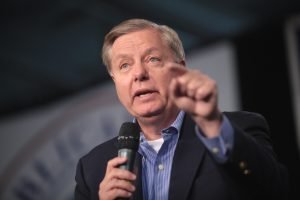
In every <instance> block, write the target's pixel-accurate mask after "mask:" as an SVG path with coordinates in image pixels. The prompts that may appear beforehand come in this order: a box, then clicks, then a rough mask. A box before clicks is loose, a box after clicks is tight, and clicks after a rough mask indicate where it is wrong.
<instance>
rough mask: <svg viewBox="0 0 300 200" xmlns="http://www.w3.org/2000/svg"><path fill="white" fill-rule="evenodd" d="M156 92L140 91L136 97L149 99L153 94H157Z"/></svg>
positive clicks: (136, 93)
mask: <svg viewBox="0 0 300 200" xmlns="http://www.w3.org/2000/svg"><path fill="white" fill-rule="evenodd" d="M155 92H156V91H154V90H138V91H136V92H135V94H134V97H141V98H142V97H147V96H150V95H151V94H153V93H155Z"/></svg>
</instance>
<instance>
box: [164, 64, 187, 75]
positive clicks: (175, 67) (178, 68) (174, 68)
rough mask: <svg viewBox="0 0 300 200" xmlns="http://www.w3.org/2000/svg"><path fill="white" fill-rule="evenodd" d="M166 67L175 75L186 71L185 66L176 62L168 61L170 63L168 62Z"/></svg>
mask: <svg viewBox="0 0 300 200" xmlns="http://www.w3.org/2000/svg"><path fill="white" fill-rule="evenodd" d="M167 68H168V70H170V71H171V72H172V73H174V74H175V75H178V76H180V75H183V74H185V73H186V72H187V71H188V69H187V68H186V66H184V65H181V64H178V63H170V64H168V66H167Z"/></svg>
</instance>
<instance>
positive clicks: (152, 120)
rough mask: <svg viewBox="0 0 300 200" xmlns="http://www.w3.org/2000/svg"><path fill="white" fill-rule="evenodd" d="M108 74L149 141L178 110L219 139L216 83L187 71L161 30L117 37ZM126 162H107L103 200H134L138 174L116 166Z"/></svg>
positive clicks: (204, 131)
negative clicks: (116, 199)
mask: <svg viewBox="0 0 300 200" xmlns="http://www.w3.org/2000/svg"><path fill="white" fill-rule="evenodd" d="M110 57H111V71H110V75H111V77H112V79H113V81H114V84H115V88H116V92H117V95H118V98H119V100H120V102H121V103H122V104H123V106H124V107H125V108H126V109H127V110H128V112H129V113H130V114H131V115H132V116H134V117H135V118H136V119H137V121H138V123H139V125H140V127H141V129H142V131H143V133H144V134H145V137H146V138H147V139H148V140H154V139H158V138H160V137H161V135H160V131H161V130H162V129H163V128H166V127H168V126H169V125H170V124H171V123H172V122H173V121H174V120H175V119H176V116H177V114H178V113H179V111H180V110H184V111H185V112H187V113H188V114H190V115H191V116H192V118H193V120H194V121H195V122H196V124H197V125H198V127H199V128H200V129H201V130H202V132H203V133H204V134H205V136H206V137H208V138H213V137H216V136H218V134H219V129H220V125H221V120H222V118H221V113H220V111H219V109H218V105H217V86H216V82H215V81H214V80H212V79H211V78H210V77H208V76H207V75H205V74H203V73H202V72H200V71H199V70H190V69H188V68H187V67H185V61H184V60H178V58H176V57H175V56H174V53H173V52H172V50H171V49H170V48H169V47H168V45H167V44H165V43H164V41H163V40H162V39H161V35H160V33H159V32H158V31H157V30H154V29H144V30H140V31H136V32H132V33H129V34H126V35H123V36H121V37H119V38H118V39H117V40H116V41H115V42H114V44H113V46H112V48H111V51H110ZM124 162H126V160H124V158H118V157H117V158H114V159H112V160H110V161H109V162H108V165H107V170H106V175H105V177H104V179H103V180H102V182H101V183H100V186H99V197H100V199H102V200H105V199H107V200H108V199H115V198H116V197H130V196H131V195H132V192H133V191H134V190H135V188H134V186H133V184H131V181H133V180H135V178H136V176H135V175H134V174H133V173H131V172H129V171H126V172H124V170H122V169H118V168H117V167H118V165H119V164H121V163H124Z"/></svg>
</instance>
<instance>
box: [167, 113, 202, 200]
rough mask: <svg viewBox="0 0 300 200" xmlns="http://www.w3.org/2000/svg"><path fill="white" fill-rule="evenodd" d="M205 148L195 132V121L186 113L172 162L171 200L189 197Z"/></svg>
mask: <svg viewBox="0 0 300 200" xmlns="http://www.w3.org/2000/svg"><path fill="white" fill-rule="evenodd" d="M204 150H205V149H204V146H203V144H202V143H201V142H200V141H199V138H198V137H197V136H196V134H195V123H194V122H193V121H192V119H191V118H190V117H189V116H187V115H186V116H185V119H184V121H183V125H182V128H181V133H180V137H179V140H178V143H177V147H176V150H175V154H174V159H173V164H172V171H171V178H170V188H169V199H170V200H183V199H187V198H188V194H189V191H190V189H191V186H192V184H193V179H194V178H195V176H196V172H197V169H198V167H199V165H200V163H201V160H202V158H203V153H204Z"/></svg>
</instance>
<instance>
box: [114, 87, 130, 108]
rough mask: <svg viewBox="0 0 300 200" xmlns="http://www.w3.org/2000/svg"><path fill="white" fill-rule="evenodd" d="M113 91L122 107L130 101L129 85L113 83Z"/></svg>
mask: <svg viewBox="0 0 300 200" xmlns="http://www.w3.org/2000/svg"><path fill="white" fill-rule="evenodd" d="M115 89H116V92H117V95H118V98H119V100H120V102H121V103H122V104H124V105H125V104H128V103H129V101H130V90H129V84H124V83H123V84H122V83H119V82H116V81H115Z"/></svg>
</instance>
